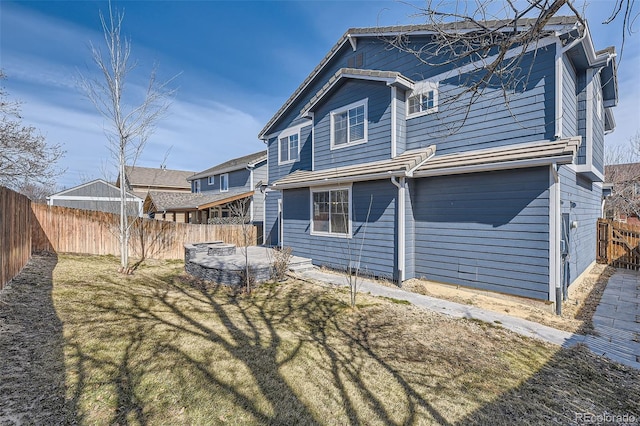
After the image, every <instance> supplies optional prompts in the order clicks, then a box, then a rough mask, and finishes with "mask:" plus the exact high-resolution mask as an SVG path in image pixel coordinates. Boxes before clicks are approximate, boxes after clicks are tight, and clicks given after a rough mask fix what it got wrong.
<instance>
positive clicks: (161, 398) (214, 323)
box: [0, 256, 640, 425]
mask: <svg viewBox="0 0 640 426" xmlns="http://www.w3.org/2000/svg"><path fill="white" fill-rule="evenodd" d="M54 266H55V269H53V268H54ZM117 266H118V262H117V260H116V259H113V258H109V257H80V256H61V257H60V258H59V259H58V260H57V264H56V262H55V261H50V262H49V263H46V264H44V266H43V265H40V269H39V271H46V269H47V268H49V274H48V276H49V284H48V285H47V284H46V283H44V282H40V283H39V284H36V285H34V284H30V282H31V281H33V280H36V278H35V276H37V275H38V273H35V274H32V275H28V274H27V277H28V278H26V279H25V280H24V281H21V282H16V283H15V284H14V285H13V286H12V288H11V289H9V291H8V292H7V293H6V294H5V295H3V297H2V298H0V301H2V302H3V303H0V330H4V328H2V327H9V328H11V327H13V328H11V329H12V330H14V334H12V336H13V337H11V338H5V336H6V335H7V334H6V333H4V332H3V333H2V334H1V335H0V336H2V337H0V358H3V360H5V361H6V360H8V362H6V363H2V364H1V365H2V366H0V395H1V396H0V424H4V423H11V420H12V419H13V420H16V419H18V420H22V421H23V422H25V423H35V424H43V423H45V424H49V423H80V424H153V425H155V424H161V425H162V424H167V425H176V424H227V423H228V424H287V425H288V424H327V425H344V424H444V425H453V424H460V425H463V424H464V425H467V424H483V425H484V424H517V423H520V424H549V423H560V424H575V423H576V413H582V412H590V413H594V414H603V413H609V414H617V415H621V416H622V415H625V414H626V415H627V416H629V415H633V416H635V417H636V418H640V402H639V401H640V375H639V372H638V371H637V370H633V369H630V368H627V367H623V366H620V365H618V364H615V363H612V362H609V361H607V360H605V359H601V358H598V357H596V356H594V355H592V354H591V353H590V352H588V351H587V350H586V349H584V348H574V349H571V350H562V349H559V348H558V347H555V346H551V345H547V344H544V343H541V342H539V341H535V340H531V339H528V338H524V337H521V336H519V335H516V334H513V333H511V332H508V331H506V330H503V329H501V328H499V327H495V326H491V325H488V324H485V323H480V322H475V321H467V320H456V319H451V318H447V317H445V316H442V315H439V314H436V313H431V312H426V311H424V310H420V309H418V308H416V307H414V306H411V305H409V306H407V305H405V304H400V303H395V301H394V300H393V299H382V298H375V297H372V296H368V295H359V296H358V302H359V305H358V309H356V310H353V309H351V308H350V307H349V306H348V293H347V291H346V290H344V289H332V288H327V287H324V286H320V285H312V284H307V283H302V282H299V281H296V280H293V279H292V280H289V281H288V282H285V283H281V284H267V285H263V286H261V287H260V288H259V289H257V290H256V291H255V292H254V293H253V294H252V295H250V296H248V295H244V294H236V293H234V292H233V291H230V290H229V289H228V288H225V287H220V286H215V285H205V284H203V283H200V282H194V281H192V280H189V279H187V278H186V277H185V276H184V274H183V273H182V269H183V265H182V263H181V262H173V263H172V262H157V263H153V264H146V265H143V267H142V268H140V269H139V270H138V271H137V272H136V274H135V275H133V276H122V275H119V274H117V273H116V272H115V270H116V269H117ZM51 269H53V273H51ZM26 272H27V273H28V272H29V270H27V271H26ZM44 275H47V274H46V273H45V274H44ZM34 287H37V288H39V289H40V290H39V293H38V294H37V295H35V293H34ZM34 298H40V299H41V300H40V304H39V305H37V306H35V307H33V309H30V308H29V304H30V303H31V301H32V300H34ZM47 305H49V306H47ZM38 312H40V313H42V312H45V313H46V318H45V320H47V321H49V322H51V321H53V322H54V323H55V325H56V326H55V327H53V328H52V329H51V330H49V332H48V333H46V334H45V333H43V334H42V335H38V336H37V338H34V339H33V340H32V341H29V342H27V343H26V344H24V345H25V346H26V348H25V350H28V348H29V345H32V346H33V347H34V348H35V347H37V346H39V345H43V344H45V345H46V347H48V348H54V349H55V348H57V350H49V351H43V352H42V353H40V354H39V355H34V358H37V357H40V358H42V359H41V360H40V363H39V364H38V365H39V366H40V367H43V366H47V365H48V366H49V369H50V370H51V371H52V372H53V373H51V374H42V373H40V374H38V371H37V370H38V368H36V369H31V370H29V369H26V370H25V369H24V368H22V367H23V364H21V359H22V357H24V356H26V355H25V353H22V355H20V354H17V355H16V356H15V357H12V356H5V355H6V354H7V353H9V351H11V347H12V346H15V345H19V344H20V343H19V342H21V341H22V340H21V339H22V338H23V337H25V336H28V335H29V333H30V332H31V334H33V332H34V331H35V330H37V326H38V324H36V323H30V322H29V318H33V321H37V320H38V318H40V317H38V314H37V313H38ZM40 320H42V318H41V319H40ZM56 321H57V322H56ZM18 328H20V329H21V331H20V332H18V331H16V330H17V329H18ZM21 333H23V334H21ZM9 334H11V333H9ZM47 336H48V337H47ZM14 358H15V359H14ZM30 362H33V360H30ZM36 362H37V360H36ZM54 373H55V374H54ZM21 374H22V375H23V377H22V379H28V378H31V379H35V380H36V381H40V382H41V383H33V384H30V385H28V386H19V385H18V380H19V379H20V376H21ZM25 374H28V375H30V376H31V377H24V375H25ZM49 381H51V382H53V383H48V382H49ZM47 385H48V386H47ZM40 389H46V392H48V395H50V396H49V397H48V398H49V399H47V398H40V399H41V400H43V401H49V400H50V401H51V402H52V403H50V404H46V403H42V404H40V405H37V404H36V405H34V404H33V403H29V402H24V401H38V400H39V399H38V395H40V396H42V392H43V391H41V390H40ZM7 407H9V408H7ZM20 410H23V411H20ZM25 413H26V414H25ZM20 416H22V417H20Z"/></svg>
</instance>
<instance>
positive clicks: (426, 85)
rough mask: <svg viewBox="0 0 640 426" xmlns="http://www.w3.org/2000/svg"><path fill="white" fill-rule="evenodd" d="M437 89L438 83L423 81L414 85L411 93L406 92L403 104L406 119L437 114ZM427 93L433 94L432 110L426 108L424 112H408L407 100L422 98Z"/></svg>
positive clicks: (420, 103)
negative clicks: (404, 105)
mask: <svg viewBox="0 0 640 426" xmlns="http://www.w3.org/2000/svg"><path fill="white" fill-rule="evenodd" d="M439 88H440V84H439V83H438V82H434V81H428V80H424V81H419V82H417V83H416V84H415V87H414V89H413V91H411V92H407V93H406V96H405V104H406V108H407V110H406V114H407V118H415V117H422V116H425V115H429V114H433V113H435V112H438V101H439V94H438V92H439ZM428 92H433V107H432V108H427V109H426V110H420V111H417V112H410V109H409V100H410V99H411V98H415V97H416V96H422V95H424V94H425V93H428ZM418 104H419V105H420V106H421V108H422V102H419V103H418Z"/></svg>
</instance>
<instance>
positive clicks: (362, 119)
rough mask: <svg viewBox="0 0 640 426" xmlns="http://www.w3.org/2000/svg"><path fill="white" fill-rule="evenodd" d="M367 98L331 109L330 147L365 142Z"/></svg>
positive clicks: (334, 147)
mask: <svg viewBox="0 0 640 426" xmlns="http://www.w3.org/2000/svg"><path fill="white" fill-rule="evenodd" d="M367 105H368V102H367V99H363V100H361V101H358V102H354V103H352V104H350V105H347V106H345V107H343V108H340V109H337V110H334V111H331V149H336V148H342V147H345V146H349V145H357V144H361V143H365V142H367V127H368V121H367V110H368V107H367Z"/></svg>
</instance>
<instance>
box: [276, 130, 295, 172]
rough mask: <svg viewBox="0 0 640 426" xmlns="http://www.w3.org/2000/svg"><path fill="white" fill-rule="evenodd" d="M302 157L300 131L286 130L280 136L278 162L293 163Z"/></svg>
mask: <svg viewBox="0 0 640 426" xmlns="http://www.w3.org/2000/svg"><path fill="white" fill-rule="evenodd" d="M299 159H300V133H299V132H298V130H297V129H296V130H295V133H291V132H290V131H286V130H285V131H284V132H282V133H281V134H280V136H278V164H285V163H293V162H294V161H298V160H299Z"/></svg>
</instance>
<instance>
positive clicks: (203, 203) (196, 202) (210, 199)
mask: <svg viewBox="0 0 640 426" xmlns="http://www.w3.org/2000/svg"><path fill="white" fill-rule="evenodd" d="M252 195H253V191H247V190H246V189H243V190H236V191H233V190H231V191H228V192H222V193H215V194H212V193H206V192H205V193H197V194H195V193H188V194H186V193H180V192H166V191H149V193H148V194H147V198H146V199H145V210H147V211H149V210H150V207H151V204H153V207H154V208H153V209H152V210H153V211H156V212H162V211H183V210H202V209H206V208H209V207H214V206H217V205H220V204H226V203H230V202H231V201H235V200H239V199H242V198H246V197H250V196H252Z"/></svg>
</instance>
